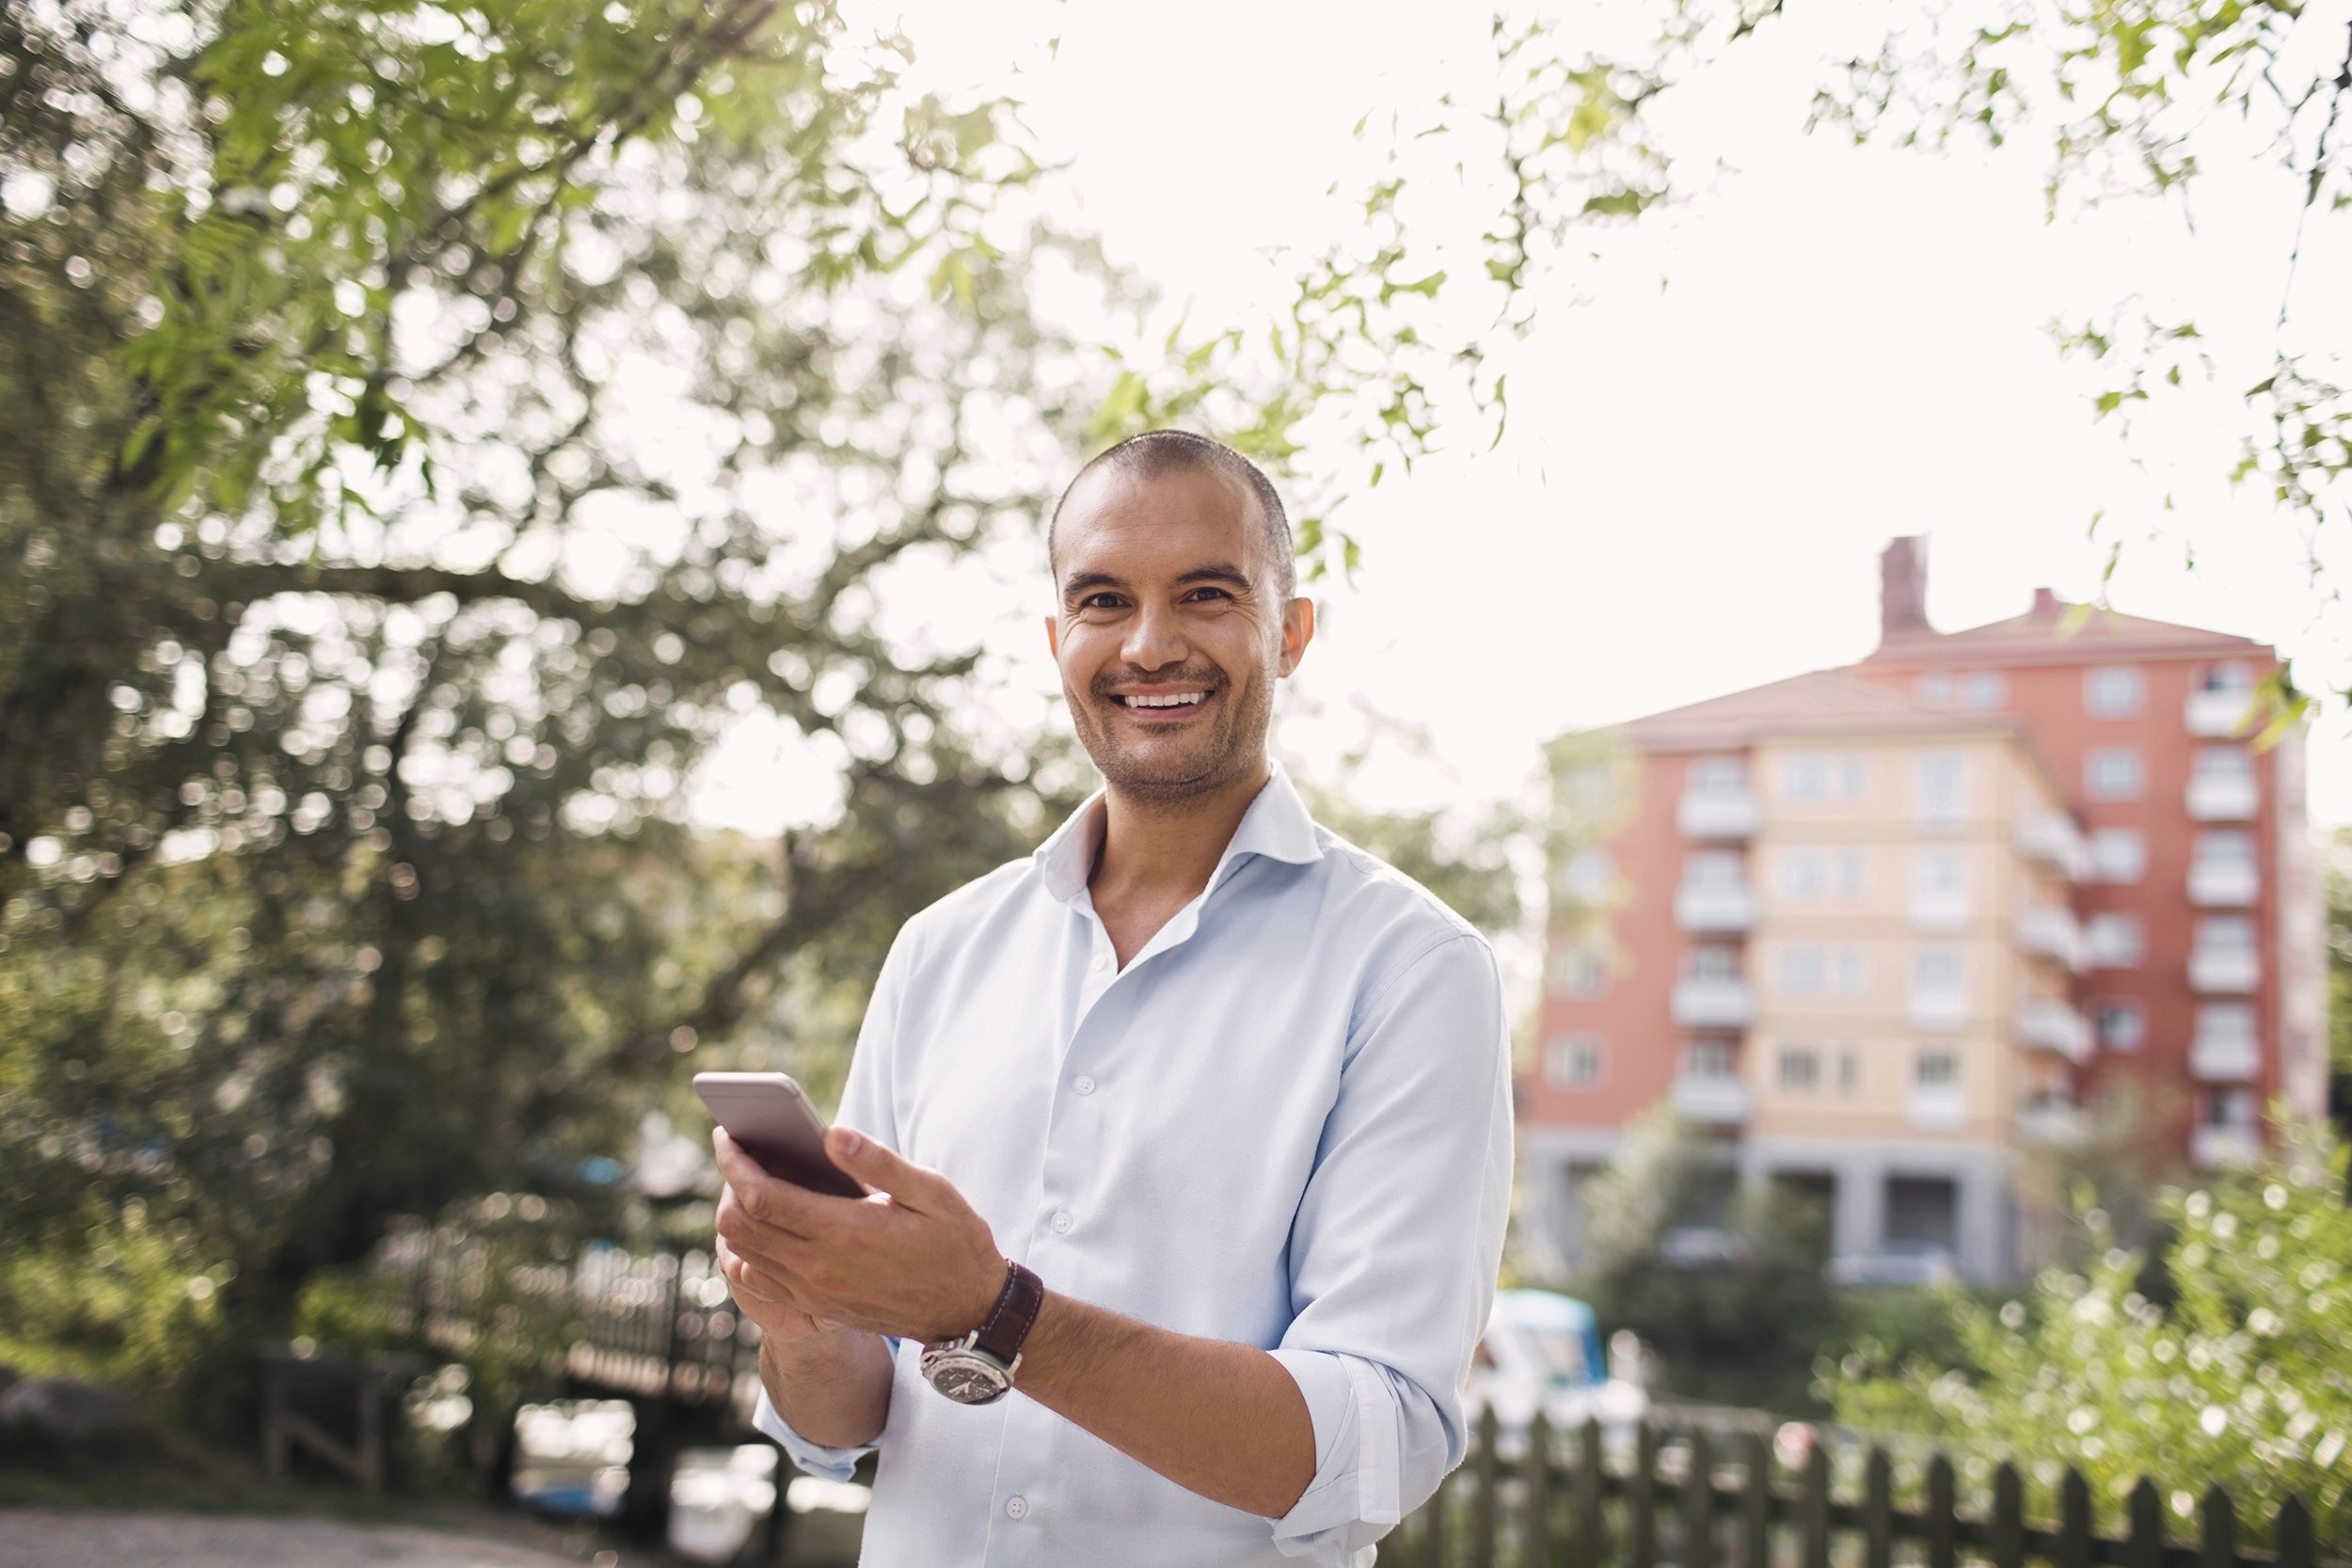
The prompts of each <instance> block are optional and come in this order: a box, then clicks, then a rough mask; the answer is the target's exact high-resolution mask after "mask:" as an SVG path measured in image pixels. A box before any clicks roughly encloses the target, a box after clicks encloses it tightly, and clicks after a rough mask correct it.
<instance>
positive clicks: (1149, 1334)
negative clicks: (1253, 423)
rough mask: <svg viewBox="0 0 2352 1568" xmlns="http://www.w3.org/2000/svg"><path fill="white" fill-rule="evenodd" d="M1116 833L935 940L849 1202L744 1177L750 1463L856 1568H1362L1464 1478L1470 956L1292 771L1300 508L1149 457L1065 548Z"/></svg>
mask: <svg viewBox="0 0 2352 1568" xmlns="http://www.w3.org/2000/svg"><path fill="white" fill-rule="evenodd" d="M1049 541H1050V554H1051V557H1052V560H1053V565H1054V572H1055V582H1056V586H1057V593H1058V595H1059V606H1058V609H1057V612H1056V613H1055V614H1054V615H1053V616H1052V617H1051V618H1049V620H1048V621H1047V623H1046V638H1047V641H1048V642H1049V643H1050V645H1051V646H1052V648H1053V651H1054V657H1055V659H1056V661H1057V664H1058V665H1059V667H1060V672H1061V681H1062V692H1063V696H1064V697H1065V699H1066V700H1067V701H1068V703H1069V705H1070V711H1071V716H1072V718H1073V721H1075V723H1076V726H1077V731H1078V736H1079V738H1080V739H1081V740H1082V741H1083V742H1084V744H1085V746H1086V748H1087V751H1088V752H1089V755H1091V756H1092V757H1093V759H1094V762H1095V766H1096V767H1097V768H1099V769H1100V770H1101V772H1102V775H1103V780H1104V789H1103V791H1102V793H1101V794H1099V795H1097V796H1096V797H1095V798H1094V799H1093V800H1089V802H1088V803H1087V804H1086V805H1085V806H1084V807H1082V808H1081V809H1080V810H1079V811H1078V813H1077V815H1076V816H1073V817H1072V818H1071V820H1070V821H1069V822H1067V823H1065V824H1064V825H1063V826H1062V827H1061V829H1060V830H1059V831H1058V832H1056V833H1055V834H1054V835H1053V837H1051V838H1050V839H1048V840H1047V841H1046V842H1045V844H1044V845H1043V846H1042V847H1041V848H1039V850H1038V851H1037V853H1036V854H1035V855H1034V856H1032V857H1030V858H1029V859H1027V860H1024V861H1018V862H1015V863H1012V864H1010V865H1008V866H1005V867H1003V868H1002V869H1000V870H998V871H996V872H994V873H993V874H991V875H990V876H988V877H985V878H983V879H980V880H979V881H977V882H975V883H973V884H971V885H970V886H968V887H965V888H963V889H961V890H960V891H959V892H957V893H955V894H953V895H949V896H948V897H946V898H945V899H943V900H941V901H940V902H939V903H938V904H936V905H934V906H933V907H932V908H930V909H929V910H927V911H924V912H923V913H922V914H920V915H918V916H916V917H915V918H914V920H912V921H910V922H908V924H907V926H906V927H905V929H904V930H902V931H901V932H900V933H899V936H898V941H897V942H896V943H895V944H894V945H893V946H892V949H891V952H890V956H889V958H888V959H887V960H886V961H885V962H884V964H883V966H882V974H881V976H880V977H879V979H878V980H877V982H876V985H875V990H874V998H873V1002H872V1005H871V1006H870V1007H869V1008H868V1010H867V1013H866V1022H865V1026H864V1028H863V1029H862V1030H861V1032H860V1034H859V1037H858V1045H857V1053H856V1056H855V1058H854V1060H853V1061H852V1063H851V1066H850V1080H849V1086H848V1089H847V1091H846V1093H845V1095H844V1098H843V1101H842V1107H841V1119H840V1125H838V1126H836V1127H835V1128H834V1130H833V1131H832V1132H831V1133H830V1134H828V1140H827V1141H828V1146H829V1148H830V1149H831V1151H832V1153H833V1156H834V1160H835V1161H836V1163H838V1164H840V1165H841V1166H842V1167H843V1168H844V1169H845V1170H848V1171H849V1172H850V1174H852V1175H854V1176H856V1177H858V1178H859V1179H860V1180H863V1181H865V1182H866V1185H868V1186H869V1187H871V1188H872V1189H873V1190H874V1196H872V1197H870V1198H868V1199H867V1200H866V1201H864V1202H858V1201H855V1200H851V1199H845V1198H836V1197H827V1196H819V1195H817V1194H813V1193H809V1192H806V1191H804V1190H803V1189H801V1188H798V1187H793V1186H790V1185H787V1184H786V1183H784V1182H781V1181H777V1180H772V1179H771V1178H770V1177H768V1176H766V1175H765V1174H764V1173H762V1172H761V1171H760V1169H759V1168H758V1167H757V1166H756V1165H755V1164H752V1162H751V1161H750V1160H749V1159H748V1158H746V1157H745V1156H744V1155H743V1154H742V1153H741V1152H740V1151H739V1150H738V1149H737V1148H735V1147H734V1146H733V1145H732V1144H731V1143H729V1142H728V1140H727V1138H726V1135H725V1134H724V1133H720V1134H718V1135H717V1145H718V1149H719V1162H720V1167H721V1171H722V1173H723V1176H724V1178H725V1180H726V1187H725V1191H724V1194H723V1196H722V1198H721V1201H720V1206H719V1218H718V1231H719V1243H718V1245H719V1254H720V1259H721V1266H722V1267H723V1270H724V1271H725V1274H726V1276H727V1279H728V1281H729V1282H730V1284H731V1285H732V1286H733V1288H734V1291H735V1293H736V1296H737V1299H738V1300H739V1303H740V1304H741V1305H742V1307H743V1309H744V1310H745V1312H746V1313H748V1314H749V1315H750V1316H751V1317H752V1318H753V1319H754V1320H755V1322H757V1323H759V1325H760V1328H761V1331H762V1336H763V1337H762V1339H761V1352H760V1372H761V1380H762V1382H763V1384H764V1385H765V1394H764V1396H763V1398H762V1400H761V1404H760V1411H759V1420H760V1424H761V1426H762V1427H763V1428H764V1429H765V1430H766V1431H768V1432H769V1433H771V1434H773V1435H774V1436H775V1437H776V1439H777V1440H778V1441H779V1442H781V1443H783V1444H784V1446H785V1448H786V1449H787V1451H788V1452H789V1453H790V1454H791V1455H792V1457H793V1459H794V1460H795V1461H797V1462H798V1463H799V1464H800V1465H802V1466H803V1468H805V1469H809V1470H813V1471H815V1472H817V1473H818V1474H823V1475H832V1476H835V1477H838V1478H846V1477H847V1476H848V1475H849V1474H850V1466H851V1465H854V1464H855V1462H856V1461H857V1459H858V1458H859V1457H860V1456H861V1455H862V1454H863V1453H865V1452H866V1451H867V1450H868V1449H879V1451H880V1460H879V1468H878V1471H877V1475H876V1480H875V1486H874V1497H873V1502H872V1506H871V1508H870V1510H869V1512H868V1513H867V1515H866V1546H865V1556H864V1562H865V1563H866V1564H867V1565H868V1568H943V1565H947V1564H964V1563H986V1564H991V1565H999V1564H1002V1565H1012V1564H1021V1565H1029V1564H1071V1565H1077V1564H1117V1565H1119V1568H1154V1565H1161V1564H1166V1565H1169V1568H1175V1565H1180V1564H1182V1565H1193V1564H1199V1565H1208V1564H1217V1565H1220V1568H1224V1565H1234V1564H1273V1563H1277V1562H1290V1561H1305V1562H1310V1563H1323V1564H1334V1565H1337V1564H1350V1565H1362V1564H1368V1563H1369V1562H1370V1561H1371V1560H1372V1558H1373V1548H1372V1544H1373V1543H1374V1542H1375V1540H1377V1539H1378V1538H1379V1537H1380V1536H1381V1535H1382V1534H1383V1533H1384V1532H1385V1531H1386V1530H1387V1529H1388V1528H1390V1527H1391V1526H1392V1525H1394V1524H1395V1523H1396V1521H1397V1520H1398V1518H1399V1517H1400V1516H1401V1515H1402V1514H1404V1513H1406V1512H1409V1511H1410V1510H1411V1509H1412V1508H1414V1507H1416V1506H1418V1505H1419V1504H1420V1503H1421V1502H1422V1500H1423V1499H1424V1498H1425V1497H1428V1495H1429V1494H1430V1492H1431V1491H1432V1490H1434V1489H1435V1487H1436V1485H1437V1482H1438V1479H1439V1478H1440V1477H1441V1476H1442V1475H1443V1474H1444V1473H1445V1471H1446V1470H1447V1469H1449V1468H1450V1467H1452V1466H1453V1465H1455V1464H1457V1463H1459V1462H1460V1460H1461V1457H1462V1454H1463V1451H1464V1449H1465V1448H1466V1446H1467V1442H1466V1435H1465V1431H1464V1422H1463V1416H1462V1405H1461V1392H1460V1391H1461V1386H1462V1380H1463V1377H1464V1375H1465V1373H1466V1372H1467V1371H1468V1370H1469V1367H1470V1354H1471V1352H1472V1350H1473V1348H1474V1347H1475V1345H1476V1342H1477V1339H1478V1336H1479V1333H1480V1331H1481V1330H1482V1329H1483V1328H1484V1326H1485V1323H1486V1311H1487V1307H1488V1306H1489V1305H1490V1303H1491V1300H1492V1296H1493V1292H1494V1285H1495V1272H1496V1267H1497V1264H1498V1261H1499V1259H1500V1257H1501V1253H1502V1230H1503V1223H1504V1217H1505V1212H1506V1210H1507V1207H1508V1200H1509V1187H1510V1171H1511V1147H1510V1135H1511V1119H1510V1080H1509V1052H1508V1043H1507V1039H1506V1032H1505V1029H1504V1022H1503V1005H1502V989H1501V986H1500V984H1499V982H1498V980H1497V977H1496V972H1495V965H1494V959H1493V956H1492V954H1491V953H1490V952H1489V951H1488V949H1487V947H1486V942H1484V941H1482V940H1481V939H1480V938H1479V936H1478V934H1477V933H1476V932H1475V931H1473V930H1472V929H1471V928H1470V927H1469V926H1467V925H1466V924H1464V923H1463V922H1462V921H1461V920H1460V919H1459V918H1458V917H1456V916H1455V915H1454V913H1453V912H1452V911H1448V910H1447V909H1446V908H1445V907H1444V906H1443V905H1441V904H1439V903H1438V901H1437V900H1436V899H1435V898H1433V897H1431V896H1430V895H1428V894H1427V893H1425V892H1424V891H1422V889H1421V888H1420V887H1419V886H1417V885H1416V884H1414V883H1413V882H1411V881H1409V880H1407V879H1405V878H1404V877H1402V876H1400V875H1398V874H1397V873H1396V872H1395V871H1393V870H1391V869H1390V868H1389V867H1388V866H1386V865H1384V864H1382V863H1380V862H1378V861H1376V860H1375V859H1374V858H1373V857H1372V856H1370V855H1368V854H1366V853H1364V852H1363V851H1362V850H1361V849H1359V848H1357V847H1354V846H1352V845H1349V844H1347V843H1345V842H1344V841H1343V840H1341V839H1339V838H1338V837H1336V836H1335V835H1333V834H1332V833H1330V832H1327V831H1326V830H1324V829H1322V828H1320V827H1318V826H1316V825H1315V823H1314V822H1313V821H1312V820H1311V818H1310V817H1309V816H1308V814H1307V811H1306V809H1305V807H1304V806H1303V805H1302V804H1301V803H1300V801H1299V799H1298V796H1297V795H1296V793H1295V791H1294V790H1293V789H1292V788H1291V785H1290V784H1289V782H1288V781H1287V780H1285V779H1284V778H1283V777H1282V776H1281V774H1280V772H1279V770H1277V769H1276V768H1274V767H1273V766H1272V764H1271V762H1270V761H1269V760H1268V757H1267V752H1266V734H1267V729H1268V726H1269V723H1270V721H1271V718H1272V713H1273V705H1274V689H1275V686H1276V684H1277V683H1278V682H1279V681H1280V680H1281V679H1282V678H1284V677H1286V676H1288V675H1289V674H1290V673H1292V672H1293V671H1294V670H1295V669H1296V668H1297V667H1298V662H1299V660H1300V658H1301V657H1304V655H1305V654H1306V651H1307V646H1308V643H1309V642H1310V641H1311V640H1312V638H1313V635H1314V607H1313V605H1312V604H1311V603H1310V602H1309V601H1308V600H1306V599H1303V598H1300V597H1298V596H1297V595H1296V594H1295V574H1294V570H1293V564H1292V548H1291V541H1290V531H1289V525H1288V523H1287V521H1286V520H1285V518H1284V515H1283V512H1282V505H1281V500H1280V499H1279V496H1278V495H1277V494H1276V492H1275V489H1274V486H1273V485H1272V484H1271V483H1269V482H1268V481H1267V480H1266V478H1265V476H1264V475H1263V473H1261V472H1260V471H1259V470H1258V469H1257V467H1255V466H1254V465H1252V464H1250V463H1249V462H1248V460H1247V459H1246V458H1244V457H1242V456H1241V455H1240V454H1239V453H1237V452H1234V451H1232V450H1231V449H1229V448H1226V447H1223V446H1220V445H1218V444H1217V443H1216V442H1214V441H1209V440H1206V439H1203V438H1202V437H1200V436H1189V435H1185V434H1183V433H1181V432H1176V431H1159V432H1153V433H1152V434H1150V435H1145V436H1136V437H1135V438H1134V439H1132V440H1129V441H1126V442H1123V443H1121V444H1120V445H1119V446H1117V447H1113V448H1112V449H1111V450H1110V451H1106V452H1104V453H1103V454H1102V455H1101V456H1099V457H1097V458H1096V459H1095V460H1094V461H1093V462H1092V463H1090V464H1089V465H1088V466H1087V467H1086V468H1085V469H1084V470H1083V471H1082V472H1081V473H1080V474H1079V475H1078V477H1077V478H1076V479H1075V480H1074V481H1073V483H1072V484H1071V486H1070V488H1069V489H1068V490H1067V491H1066V492H1064V494H1063V496H1062V499H1061V502H1060V504H1059V506H1058V507H1057V508H1056V511H1055V515H1054V518H1053V523H1052V529H1051V532H1050V534H1049Z"/></svg>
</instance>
